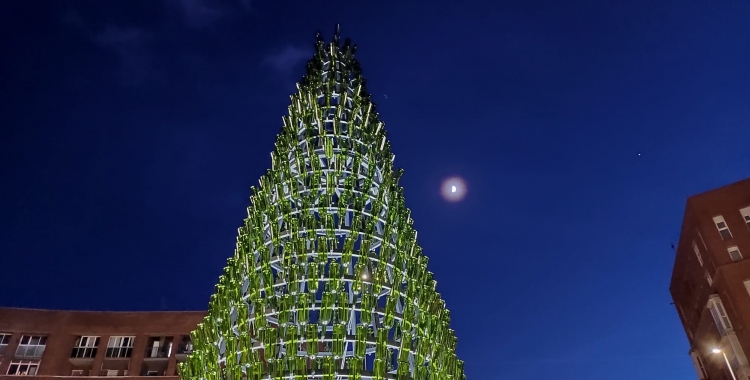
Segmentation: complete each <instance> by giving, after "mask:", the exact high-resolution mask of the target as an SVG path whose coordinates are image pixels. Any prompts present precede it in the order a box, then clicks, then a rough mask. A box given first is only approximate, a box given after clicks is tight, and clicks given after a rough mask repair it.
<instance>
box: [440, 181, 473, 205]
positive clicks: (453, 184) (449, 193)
mask: <svg viewBox="0 0 750 380" xmlns="http://www.w3.org/2000/svg"><path fill="white" fill-rule="evenodd" d="M467 190H468V189H467V188H466V182H464V180H463V179H462V178H460V177H450V178H446V179H445V180H444V181H443V184H442V185H441V186H440V193H441V195H442V196H443V199H445V200H446V201H448V202H458V201H461V200H462V199H464V197H465V196H466V192H467Z"/></svg>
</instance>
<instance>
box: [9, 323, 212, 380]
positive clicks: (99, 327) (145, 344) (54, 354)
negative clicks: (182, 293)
mask: <svg viewBox="0 0 750 380" xmlns="http://www.w3.org/2000/svg"><path fill="white" fill-rule="evenodd" d="M204 315H205V312H196V311H185V312H100V311H56V310H32V309H13V308H0V379H8V378H10V377H11V376H17V375H35V376H36V377H37V378H39V377H42V378H50V379H51V378H52V377H59V376H69V377H88V376H127V377H137V376H168V377H170V378H171V379H172V380H176V379H177V372H176V365H177V363H178V362H179V361H180V360H184V358H185V357H186V355H187V354H189V353H190V352H191V350H192V343H191V341H190V332H191V331H192V330H194V329H195V327H196V326H197V324H198V323H200V322H201V321H202V320H203V316H204ZM45 380H46V379H45Z"/></svg>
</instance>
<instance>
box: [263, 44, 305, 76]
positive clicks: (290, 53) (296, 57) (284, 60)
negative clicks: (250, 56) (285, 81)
mask: <svg viewBox="0 0 750 380" xmlns="http://www.w3.org/2000/svg"><path fill="white" fill-rule="evenodd" d="M311 55H312V52H310V51H309V49H304V48H299V47H296V46H292V45H287V46H286V47H285V48H284V50H281V51H279V52H277V53H273V54H268V55H266V57H265V58H263V61H262V64H263V65H265V66H268V67H271V68H272V69H274V70H276V71H278V72H281V73H287V72H289V71H290V70H291V69H292V68H293V67H294V66H295V65H296V64H298V63H299V62H302V61H303V60H305V59H307V58H309V57H310V56H311Z"/></svg>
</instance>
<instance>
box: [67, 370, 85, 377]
mask: <svg viewBox="0 0 750 380" xmlns="http://www.w3.org/2000/svg"><path fill="white" fill-rule="evenodd" d="M70 376H84V375H83V370H82V369H74V370H72V371H70Z"/></svg>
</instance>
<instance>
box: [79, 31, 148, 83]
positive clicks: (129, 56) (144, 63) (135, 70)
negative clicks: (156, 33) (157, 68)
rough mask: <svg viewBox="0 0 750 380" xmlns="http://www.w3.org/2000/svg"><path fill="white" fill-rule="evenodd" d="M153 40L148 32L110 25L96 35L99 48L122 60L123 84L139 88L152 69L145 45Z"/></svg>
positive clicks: (121, 74)
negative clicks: (109, 51)
mask: <svg viewBox="0 0 750 380" xmlns="http://www.w3.org/2000/svg"><path fill="white" fill-rule="evenodd" d="M150 38H151V34H150V33H148V32H147V31H145V30H143V29H140V28H135V27H129V28H121V27H119V26H116V25H109V26H107V27H105V28H104V30H102V31H101V32H99V33H97V34H95V35H94V37H93V39H94V42H95V43H96V44H98V45H99V46H101V47H103V48H105V49H109V50H111V51H112V52H114V53H115V54H116V55H117V56H118V57H119V59H120V79H121V80H122V82H123V84H126V85H134V86H138V85H141V84H143V83H144V82H145V80H146V77H147V76H148V73H149V69H150V59H149V55H148V54H147V53H146V51H145V46H144V45H145V44H146V43H147V42H148V40H149V39H150Z"/></svg>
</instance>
